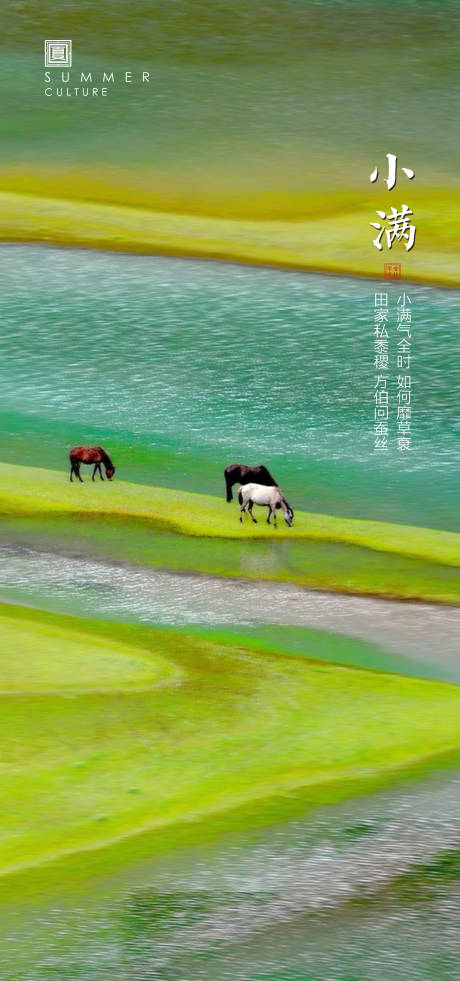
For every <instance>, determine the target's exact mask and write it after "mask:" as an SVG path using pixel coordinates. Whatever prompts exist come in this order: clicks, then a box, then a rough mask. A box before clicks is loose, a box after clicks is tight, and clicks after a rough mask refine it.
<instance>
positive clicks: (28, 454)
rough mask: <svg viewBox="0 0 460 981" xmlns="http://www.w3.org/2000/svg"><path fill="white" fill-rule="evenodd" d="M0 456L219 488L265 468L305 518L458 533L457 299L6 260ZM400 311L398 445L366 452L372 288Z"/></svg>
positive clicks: (185, 263)
mask: <svg viewBox="0 0 460 981" xmlns="http://www.w3.org/2000/svg"><path fill="white" fill-rule="evenodd" d="M0 267H1V295H2V304H1V305H2V331H1V337H0V397H1V405H0V429H1V432H0V459H4V460H9V461H14V462H17V463H19V462H22V463H25V464H29V465H41V466H45V467H59V468H60V467H62V468H65V467H66V466H67V452H68V448H69V447H70V446H71V445H72V444H73V443H76V442H79V443H80V442H83V443H89V442H101V443H102V444H103V445H104V446H106V447H107V449H108V450H109V452H110V453H111V454H113V456H114V459H115V461H116V464H117V467H118V475H119V477H120V478H122V479H125V480H126V479H128V480H138V481H143V482H146V483H150V484H163V485H171V486H181V487H188V488H190V489H192V490H201V491H205V490H208V491H210V492H211V493H222V492H223V480H222V470H223V468H224V466H225V465H226V464H227V463H229V462H232V461H234V460H237V461H243V462H246V463H250V464H254V463H259V462H264V463H265V464H267V465H268V466H269V467H270V469H272V471H273V472H274V474H275V476H276V477H277V478H278V480H279V482H280V483H282V484H283V486H284V488H285V490H286V493H289V498H290V500H291V499H292V503H293V505H294V506H296V507H306V508H309V509H311V510H316V511H325V512H332V513H337V514H343V515H351V516H361V517H373V518H381V519H386V520H395V521H402V522H405V523H408V524H424V525H427V526H434V527H440V528H455V527H458V519H457V511H458V504H457V502H458V476H457V475H458V464H459V452H458V428H459V424H458V415H457V412H456V405H455V403H456V391H457V390H458V382H459V369H458V358H457V357H456V354H457V351H458V321H459V314H460V296H459V294H458V292H456V291H447V290H440V289H434V288H432V287H429V286H423V287H421V286H417V287H408V286H407V284H406V285H405V286H401V285H398V284H393V283H390V284H384V286H382V283H375V282H373V281H366V280H352V279H347V278H340V277H332V276H319V275H309V274H303V273H297V272H285V271H278V270H275V269H255V268H245V267H241V266H238V265H232V264H226V263H213V262H205V261H198V260H183V259H180V260H179V259H168V258H158V257H154V256H129V255H122V254H108V253H98V252H88V251H84V250H59V249H55V248H45V247H40V246H33V245H30V246H10V245H4V246H2V247H1V248H0ZM382 289H384V290H385V292H386V293H387V294H388V303H389V309H390V353H391V365H390V367H391V370H390V372H389V390H390V449H389V452H388V453H383V454H378V453H376V452H375V451H374V449H373V431H372V430H373V413H374V400H373V399H374V376H375V369H374V363H373V361H374V353H373V341H374V337H373V310H374V298H375V292H376V291H378V292H381V291H382ZM402 292H405V293H406V296H407V295H408V296H409V297H410V299H411V301H412V302H411V313H412V335H413V336H412V349H413V364H412V366H411V369H410V371H411V376H412V391H411V396H412V404H413V425H412V430H413V433H412V448H411V450H410V452H405V453H402V452H400V451H398V448H397V443H396V436H397V433H396V406H397V401H396V399H397V376H398V370H397V366H396V344H397V340H398V338H399V337H400V335H398V334H397V330H396V306H397V302H398V299H399V297H400V296H401V293H402Z"/></svg>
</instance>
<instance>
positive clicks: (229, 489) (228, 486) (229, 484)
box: [225, 475, 233, 503]
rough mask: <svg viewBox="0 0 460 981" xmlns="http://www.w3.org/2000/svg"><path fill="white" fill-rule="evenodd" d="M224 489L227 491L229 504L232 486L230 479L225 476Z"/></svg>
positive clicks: (231, 498) (231, 499) (231, 497)
mask: <svg viewBox="0 0 460 981" xmlns="http://www.w3.org/2000/svg"><path fill="white" fill-rule="evenodd" d="M225 487H226V490H227V501H228V503H230V501H233V494H232V487H233V484H232V483H231V478H230V477H227V475H226V476H225Z"/></svg>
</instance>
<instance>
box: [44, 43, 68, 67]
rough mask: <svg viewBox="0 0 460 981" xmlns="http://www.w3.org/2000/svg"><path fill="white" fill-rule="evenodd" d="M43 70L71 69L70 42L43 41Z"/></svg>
mask: <svg viewBox="0 0 460 981" xmlns="http://www.w3.org/2000/svg"><path fill="white" fill-rule="evenodd" d="M45 68H72V41H45Z"/></svg>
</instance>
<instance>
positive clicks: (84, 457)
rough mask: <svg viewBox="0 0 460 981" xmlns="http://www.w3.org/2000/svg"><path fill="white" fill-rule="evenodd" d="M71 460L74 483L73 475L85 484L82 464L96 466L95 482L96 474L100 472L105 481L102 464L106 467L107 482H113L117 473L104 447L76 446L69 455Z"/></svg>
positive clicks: (71, 473) (71, 474) (71, 478)
mask: <svg viewBox="0 0 460 981" xmlns="http://www.w3.org/2000/svg"><path fill="white" fill-rule="evenodd" d="M69 460H70V482H71V483H72V481H73V475H74V474H75V476H76V477H78V480H79V481H81V483H83V481H82V479H81V477H80V464H81V463H89V464H90V465H91V464H94V470H93V476H92V480H94V478H95V476H96V473H97V472H99V476H100V478H101V480H104V478H103V476H102V470H101V463H103V464H104V467H105V475H106V477H107V480H112V477H113V475H114V473H115V467H114V465H113V463H112V461H111V459H110V457H109V454H108V453H106V452H105V450H104V449H103V448H102V446H74V447H72V449H71V451H70V453H69Z"/></svg>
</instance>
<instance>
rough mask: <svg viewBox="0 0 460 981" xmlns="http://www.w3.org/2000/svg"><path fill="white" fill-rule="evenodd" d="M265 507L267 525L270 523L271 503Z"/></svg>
mask: <svg viewBox="0 0 460 981" xmlns="http://www.w3.org/2000/svg"><path fill="white" fill-rule="evenodd" d="M267 507H268V514H267V525H269V524H270V518H271V513H272V508H271V504H268V505H267Z"/></svg>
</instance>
